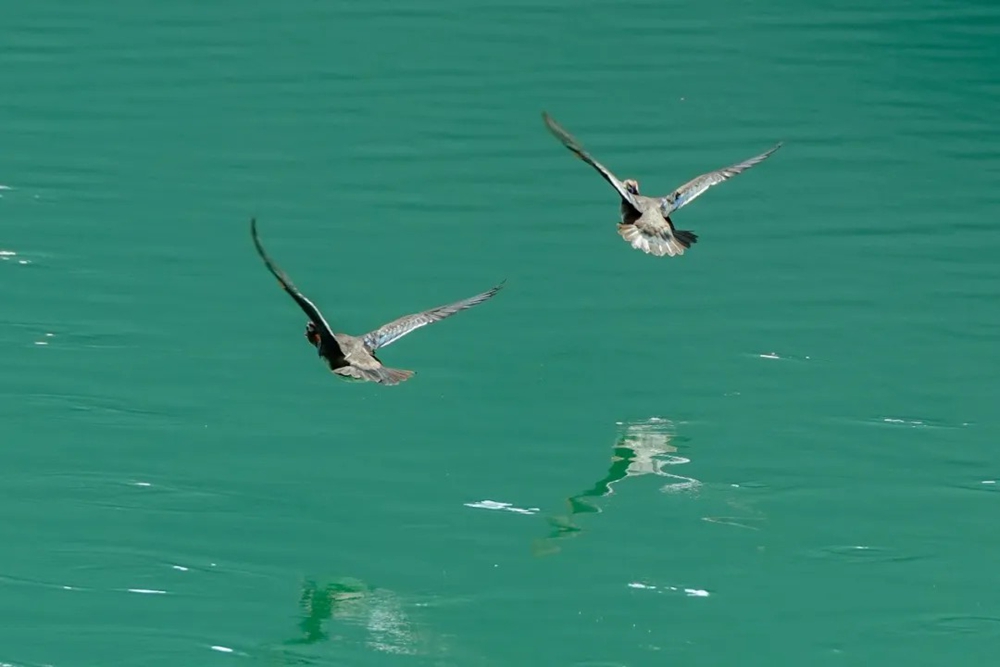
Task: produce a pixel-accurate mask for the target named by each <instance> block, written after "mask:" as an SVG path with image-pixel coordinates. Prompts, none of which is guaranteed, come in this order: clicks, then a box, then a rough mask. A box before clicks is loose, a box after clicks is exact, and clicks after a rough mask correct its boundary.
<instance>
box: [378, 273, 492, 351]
mask: <svg viewBox="0 0 1000 667" xmlns="http://www.w3.org/2000/svg"><path fill="white" fill-rule="evenodd" d="M506 282H507V281H506V280H504V281H503V282H501V283H500V284H499V285H497V286H496V287H494V288H492V289H491V290H489V291H487V292H483V293H482V294H477V295H476V296H473V297H469V298H468V299H463V300H462V301H456V302H455V303H450V304H448V305H446V306H438V307H437V308H431V309H430V310H425V311H423V312H420V313H414V314H412V315H405V316H403V317H400V318H399V319H396V320H393V321H392V322H389V323H388V324H384V325H382V326H381V327H379V328H378V329H376V330H375V331H370V332H368V333H366V334H365V336H364V340H365V344H366V345H367V346H368V348H369V349H371V350H373V351H374V350H377V349H379V348H381V347H385V346H387V345H391V344H392V343H395V342H396V341H397V340H399V339H400V338H402V337H403V336H405V335H406V334H408V333H410V332H411V331H414V330H416V329H419V328H420V327H422V326H426V325H428V324H430V323H432V322H439V321H441V320H443V319H445V318H446V317H451V316H452V315H454V314H455V313H457V312H459V311H460V310H465V309H466V308H472V307H473V306H475V305H478V304H480V303H482V302H484V301H486V300H488V299H491V298H492V297H493V295H494V294H496V293H497V292H499V291H500V290H501V289H502V288H503V286H504V283H506Z"/></svg>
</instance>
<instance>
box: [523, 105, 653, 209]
mask: <svg viewBox="0 0 1000 667" xmlns="http://www.w3.org/2000/svg"><path fill="white" fill-rule="evenodd" d="M542 120H544V121H545V126H546V127H548V128H549V131H550V132H551V133H552V134H553V135H555V137H556V139H558V140H559V141H561V142H562V144H563V145H564V146H565V147H566V148H568V149H569V150H570V151H572V152H573V153H574V154H575V155H576V156H577V157H578V158H580V159H581V160H583V161H584V162H586V163H587V164H589V165H590V166H591V167H593V168H594V169H596V170H597V171H598V172H599V173H600V174H601V176H603V177H604V180H606V181H607V182H608V183H610V184H611V185H612V186H614V188H615V190H617V191H618V194H619V195H621V198H622V199H624V200H625V201H627V202H628V203H629V204H630V205H631V206H632V208H634V209H635V210H636V211H638V212H641V209H640V208H639V203H638V202H637V201H636V200H635V197H634V196H633V195H632V193H631V192H629V191H628V190H627V189H626V188H625V184H624V183H622V182H621V181H620V180H618V177H617V176H615V175H614V174H612V173H611V171H610V170H609V169H608V168H607V167H605V166H604V165H602V164H601V163H600V162H598V161H597V160H595V159H594V158H593V157H591V155H590V154H589V153H588V152H587V151H585V150H584V149H583V146H582V145H581V144H580V142H579V141H577V140H576V138H574V137H573V135H571V134H570V133H569V132H567V131H566V129H565V128H563V126H562V125H560V124H559V123H557V122H556V120H555V119H554V118H553V117H552V116H550V115H549V114H548V113H547V112H545V111H543V112H542Z"/></svg>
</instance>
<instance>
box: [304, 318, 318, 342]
mask: <svg viewBox="0 0 1000 667" xmlns="http://www.w3.org/2000/svg"><path fill="white" fill-rule="evenodd" d="M306 340H307V341H309V342H310V343H311V344H312V345H313V346H315V347H317V348H318V347H319V342H320V338H319V329H317V328H316V324H315V323H314V322H306Z"/></svg>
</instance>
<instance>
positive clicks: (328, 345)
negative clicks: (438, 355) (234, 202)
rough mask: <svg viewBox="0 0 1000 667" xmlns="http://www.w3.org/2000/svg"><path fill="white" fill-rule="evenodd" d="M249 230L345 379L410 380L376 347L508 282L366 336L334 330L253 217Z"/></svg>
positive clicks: (314, 340)
mask: <svg viewBox="0 0 1000 667" xmlns="http://www.w3.org/2000/svg"><path fill="white" fill-rule="evenodd" d="M250 233H251V235H252V236H253V243H254V246H256V248H257V254H259V255H260V257H261V259H263V260H264V264H265V265H266V266H267V268H268V270H269V271H270V272H271V273H272V275H274V277H275V278H277V279H278V283H279V284H280V285H281V288H282V289H283V290H285V291H286V292H287V293H288V295H289V296H290V297H292V299H294V300H295V303H297V304H298V305H299V308H301V309H302V311H303V312H304V313H305V314H306V316H307V317H308V318H309V321H308V322H307V323H306V332H305V333H306V340H308V341H309V342H310V343H311V344H312V345H313V346H315V348H316V351H317V353H318V354H319V356H320V357H322V358H323V359H324V360H326V362H327V364H328V365H329V366H330V370H331V371H332V372H334V373H335V374H337V375H339V376H341V377H343V378H345V379H353V380H360V381H368V382H377V383H379V384H384V385H395V384H399V383H400V382H403V381H405V380H408V379H410V377H411V376H412V375H413V371H408V370H401V369H398V368H388V367H386V366H383V365H382V361H381V360H380V359H379V358H378V357H377V356H375V352H376V350H379V349H381V348H383V347H386V346H388V345H391V344H392V343H394V342H396V341H397V340H399V339H400V338H402V337H403V336H405V335H406V334H408V333H410V332H411V331H414V330H416V329H419V328H420V327H422V326H425V325H428V324H431V323H432V322H439V321H441V320H443V319H445V318H446V317H451V316H452V315H454V314H455V313H457V312H459V311H461V310H465V309H466V308H471V307H473V306H475V305H477V304H480V303H482V302H484V301H486V300H487V299H490V298H492V297H493V295H495V294H496V293H497V292H499V291H500V289H501V288H502V287H503V286H504V283H506V282H507V281H506V280H504V281H503V282H501V283H500V284H499V285H497V286H496V287H494V288H493V289H491V290H489V291H487V292H483V293H482V294H477V295H475V296H473V297H470V298H468V299H464V300H462V301H456V302H455V303H451V304H448V305H446V306H439V307H437V308H431V309H430V310H425V311H423V312H420V313H414V314H412V315H405V316H403V317H400V318H399V319H396V320H393V321H392V322H389V323H388V324H384V325H382V326H381V327H379V328H378V329H375V330H374V331H369V332H368V333H366V334H364V335H363V336H351V335H348V334H344V333H334V331H333V329H331V328H330V325H329V324H328V323H327V321H326V319H325V318H324V317H323V314H322V313H321V312H319V309H318V308H317V307H316V306H315V305H314V304H313V302H312V301H310V300H309V299H307V298H306V297H305V296H304V295H303V294H302V292H300V291H299V290H298V288H296V287H295V285H294V284H292V281H291V279H290V278H289V277H288V275H287V274H286V273H285V272H284V271H282V270H281V268H280V267H279V266H278V265H277V264H275V263H274V261H273V260H272V259H271V258H270V257H269V256H268V254H267V252H266V251H265V250H264V246H263V245H261V242H260V238H259V237H258V235H257V219H256V218H251V220H250Z"/></svg>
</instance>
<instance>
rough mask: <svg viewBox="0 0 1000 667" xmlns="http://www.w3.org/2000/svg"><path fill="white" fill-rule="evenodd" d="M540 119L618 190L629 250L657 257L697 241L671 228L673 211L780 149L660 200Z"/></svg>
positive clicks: (620, 227)
mask: <svg viewBox="0 0 1000 667" xmlns="http://www.w3.org/2000/svg"><path fill="white" fill-rule="evenodd" d="M542 119H543V120H544V121H545V125H546V127H548V129H549V131H550V132H551V133H552V134H553V135H554V136H555V137H556V138H557V139H559V141H561V142H562V144H563V145H564V146H566V148H568V149H569V150H570V151H572V152H573V153H574V154H575V155H576V156H577V157H579V158H580V159H581V160H583V161H584V162H586V163H587V164H589V165H590V166H591V167H593V168H594V169H596V170H597V172H598V173H600V174H601V176H602V177H603V178H604V180H606V181H607V182H608V183H610V184H611V186H612V187H614V189H615V190H617V191H618V195H619V196H620V197H621V220H620V222H619V223H618V233H619V234H620V235H621V237H622V238H623V239H625V241H626V242H628V243H629V245H631V246H632V247H633V248H636V249H637V250H642V251H643V252H645V253H647V254H650V255H656V256H658V257H662V256H664V255H667V256H670V257H674V256H677V255H683V254H684V251H685V250H687V249H688V248H690V247H691V246H692V245H693V244H694V243H697V241H698V235H697V234H695V233H694V232H691V231H687V230H683V229H676V228H675V227H674V223H673V221H672V220H671V219H670V216H671V214H672V213H673V212H674V211H676V210H677V209H679V208H681V207H683V206H685V205H687V204H689V203H691V202H692V201H694V200H695V199H696V198H697V197H699V196H700V195H701V194H703V193H704V192H705V191H706V190H708V189H709V188H710V187H712V186H713V185H716V184H718V183H721V182H722V181H725V180H727V179H729V178H732V177H733V176H735V175H736V174H739V173H741V172H743V171H745V170H747V169H749V168H750V167H753V166H754V165H756V164H758V163H760V162H761V161H763V160H765V159H766V158H768V157H770V155H771V154H772V153H774V151H776V150H778V149H779V148H780V147H781V144H780V143H779V144H778V145H776V146H774V147H773V148H772V149H770V150H769V151H767V152H766V153H761V154H760V155H757V156H755V157H752V158H750V159H749V160H746V161H744V162H740V163H738V164H734V165H732V166H729V167H724V168H722V169H717V170H716V171H712V172H708V173H706V174H702V175H701V176H698V177H696V178H694V179H692V180H690V181H688V182H687V183H685V184H684V185H682V186H680V187H679V188H677V189H676V190H674V191H673V192H672V193H671V194H669V195H666V196H664V197H647V196H645V195H641V194H639V182H638V181H636V180H635V179H631V178H630V179H626V180H624V181H622V180H619V179H618V177H617V176H615V175H614V174H613V173H611V171H610V170H608V169H607V168H606V167H605V166H604V165H602V164H601V163H600V162H598V161H597V160H595V159H594V158H593V157H591V155H590V154H589V153H587V151H585V150H584V149H583V146H582V145H581V144H580V142H578V141H577V140H576V139H575V138H574V137H573V135H571V134H570V133H569V132H567V131H566V130H565V129H564V128H563V127H562V126H561V125H559V123H557V122H556V121H555V119H554V118H552V117H551V116H550V115H549V114H548V113H545V112H542Z"/></svg>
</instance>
